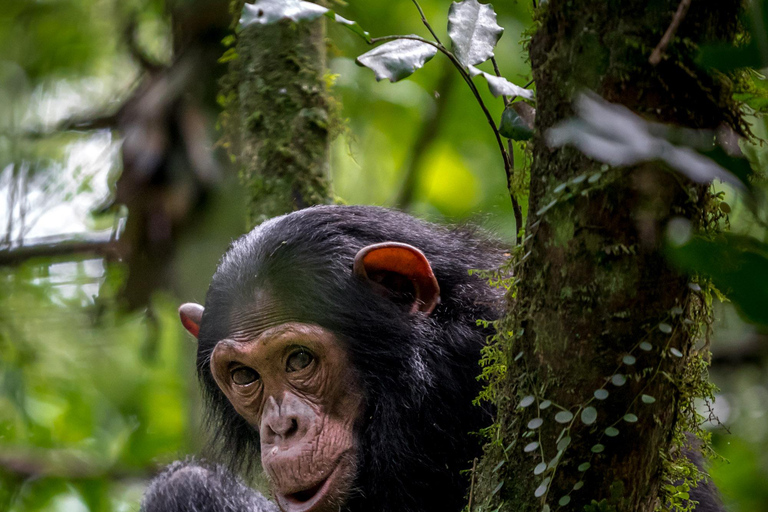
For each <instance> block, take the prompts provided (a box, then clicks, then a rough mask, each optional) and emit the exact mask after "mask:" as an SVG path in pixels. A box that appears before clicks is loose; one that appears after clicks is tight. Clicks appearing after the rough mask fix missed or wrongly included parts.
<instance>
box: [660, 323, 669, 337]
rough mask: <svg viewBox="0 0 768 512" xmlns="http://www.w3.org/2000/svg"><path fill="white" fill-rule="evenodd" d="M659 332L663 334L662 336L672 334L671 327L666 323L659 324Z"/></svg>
mask: <svg viewBox="0 0 768 512" xmlns="http://www.w3.org/2000/svg"><path fill="white" fill-rule="evenodd" d="M659 330H660V331H661V332H663V333H664V334H669V333H671V332H672V326H671V325H669V324H667V323H664V322H662V323H660V324H659Z"/></svg>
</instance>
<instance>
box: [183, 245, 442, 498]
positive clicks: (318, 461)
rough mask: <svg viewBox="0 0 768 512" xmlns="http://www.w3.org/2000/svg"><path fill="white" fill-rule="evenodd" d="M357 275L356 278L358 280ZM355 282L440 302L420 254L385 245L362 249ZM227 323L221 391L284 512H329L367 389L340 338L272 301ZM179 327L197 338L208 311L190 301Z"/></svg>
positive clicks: (429, 303)
mask: <svg viewBox="0 0 768 512" xmlns="http://www.w3.org/2000/svg"><path fill="white" fill-rule="evenodd" d="M353 274H356V276H354V275H353ZM350 278H351V279H355V278H361V279H363V280H364V281H363V282H364V283H365V284H367V285H368V286H369V287H370V288H371V290H372V292H373V293H377V294H381V295H384V296H387V297H390V298H392V299H393V300H395V299H396V300H397V301H398V302H402V301H403V300H404V298H405V300H406V301H407V303H405V304H404V305H405V306H406V309H407V310H408V311H409V313H410V314H414V315H415V314H429V313H430V312H431V311H432V310H433V309H434V307H435V306H436V305H437V303H438V302H439V287H438V285H437V280H436V279H435V277H434V275H433V274H432V269H431V266H430V265H429V262H428V261H427V260H426V258H425V257H424V255H423V254H422V253H421V251H419V250H418V249H416V248H414V247H411V246H408V245H405V244H397V243H385V244H377V245H374V246H369V247H366V248H364V249H362V250H361V251H360V252H359V253H358V255H357V257H356V259H355V264H354V268H353V269H352V271H351V272H350ZM254 297H255V303H254V304H252V305H243V306H242V309H241V310H240V311H236V312H234V313H233V314H232V317H231V318H229V319H227V324H228V326H229V328H228V334H227V335H226V337H225V338H223V339H220V340H218V341H217V343H216V345H215V347H214V349H213V352H212V353H211V357H210V370H211V374H212V375H213V378H214V380H215V381H216V384H217V385H218V387H219V388H220V389H221V391H222V392H223V393H224V395H226V397H227V399H228V400H229V402H230V403H231V404H232V406H233V407H234V409H235V410H236V411H237V413H238V414H240V415H241V416H242V417H243V418H244V419H245V420H246V421H247V422H248V423H249V424H250V425H252V426H253V428H254V429H256V430H257V431H258V432H259V438H260V442H261V461H262V466H263V468H264V470H265V471H266V473H267V475H268V476H269V478H270V481H271V484H272V492H273V494H274V496H275V499H276V501H277V503H278V505H279V506H280V508H281V509H282V510H283V511H285V512H332V511H335V510H338V509H339V508H340V506H341V505H342V504H343V503H344V502H345V501H346V498H347V496H348V495H349V492H350V490H351V489H352V487H353V485H354V482H355V478H356V475H357V472H358V468H357V464H358V451H359V446H358V442H359V439H360V436H359V430H360V428H361V426H362V423H363V421H362V420H363V418H362V416H363V414H362V412H363V403H364V397H365V391H364V389H363V388H362V386H361V384H360V380H359V379H358V376H357V374H356V371H355V369H354V367H353V365H351V364H350V358H349V357H348V354H347V352H346V349H345V346H344V344H343V343H342V341H341V340H340V339H339V337H338V336H337V335H336V334H335V333H333V332H331V331H329V330H327V329H325V328H323V327H320V326H318V325H314V324H307V323H301V322H297V321H293V320H292V319H291V318H290V315H287V314H285V313H284V312H283V311H282V310H281V308H280V307H279V306H278V305H277V303H276V302H275V301H274V300H272V298H271V297H270V294H269V293H268V292H266V291H263V290H255V291H254ZM179 313H180V316H181V319H182V323H183V324H184V326H185V327H186V328H187V330H189V331H190V332H191V333H192V334H194V335H195V336H197V334H198V333H199V326H200V322H201V320H202V316H203V307H202V306H200V305H198V304H185V305H183V306H181V308H180V309H179Z"/></svg>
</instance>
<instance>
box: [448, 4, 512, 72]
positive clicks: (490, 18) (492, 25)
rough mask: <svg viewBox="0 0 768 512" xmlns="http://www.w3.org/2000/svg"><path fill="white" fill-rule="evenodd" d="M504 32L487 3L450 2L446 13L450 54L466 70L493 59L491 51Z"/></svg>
mask: <svg viewBox="0 0 768 512" xmlns="http://www.w3.org/2000/svg"><path fill="white" fill-rule="evenodd" d="M503 32H504V29H503V28H501V27H500V26H499V24H498V23H496V13H495V12H494V11H493V7H492V6H491V5H490V4H481V3H480V2H478V1H477V0H464V1H463V2H453V3H452V4H451V8H450V10H449V11H448V37H450V38H451V42H452V43H453V53H454V55H456V58H457V59H458V61H459V62H461V64H463V65H464V67H465V68H468V67H469V66H476V65H478V64H480V63H482V62H485V61H487V60H488V59H490V58H491V57H493V48H494V47H495V46H496V43H498V42H499V38H500V37H501V34H502V33H503Z"/></svg>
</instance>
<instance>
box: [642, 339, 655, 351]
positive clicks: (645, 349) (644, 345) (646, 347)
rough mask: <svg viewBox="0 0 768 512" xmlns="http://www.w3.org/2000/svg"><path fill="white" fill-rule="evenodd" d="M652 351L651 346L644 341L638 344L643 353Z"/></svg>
mask: <svg viewBox="0 0 768 512" xmlns="http://www.w3.org/2000/svg"><path fill="white" fill-rule="evenodd" d="M652 349H653V345H651V344H650V343H648V342H647V341H644V342H642V343H641V344H640V350H642V351H644V352H650V351H651V350H652Z"/></svg>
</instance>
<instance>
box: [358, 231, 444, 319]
mask: <svg viewBox="0 0 768 512" xmlns="http://www.w3.org/2000/svg"><path fill="white" fill-rule="evenodd" d="M353 273H354V274H355V275H358V276H360V277H362V278H363V279H366V280H368V281H369V282H371V283H372V285H373V287H374V289H377V290H379V291H381V292H382V294H384V295H394V296H401V295H408V296H411V297H412V298H413V303H412V304H411V313H415V312H417V311H421V312H422V313H426V314H430V313H431V312H432V311H433V310H434V309H435V307H436V306H437V305H438V304H439V303H440V286H438V284H437V279H435V274H434V273H432V266H431V265H430V264H429V261H428V260H427V257H426V256H424V253H423V252H421V251H420V250H418V249H417V248H415V247H413V246H412V245H408V244H401V243H398V242H384V243H382V244H374V245H369V246H367V247H363V248H362V249H360V251H359V252H358V253H357V255H356V256H355V264H354V266H353Z"/></svg>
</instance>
